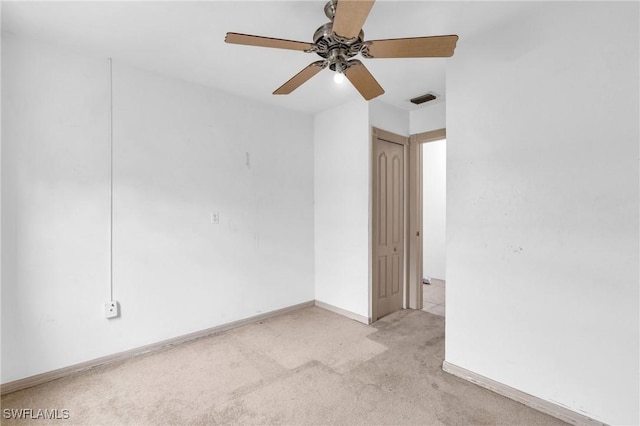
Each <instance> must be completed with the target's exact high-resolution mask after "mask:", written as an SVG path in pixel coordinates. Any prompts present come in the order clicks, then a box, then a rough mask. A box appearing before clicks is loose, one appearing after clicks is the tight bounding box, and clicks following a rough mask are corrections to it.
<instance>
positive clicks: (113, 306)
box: [104, 300, 120, 319]
mask: <svg viewBox="0 0 640 426" xmlns="http://www.w3.org/2000/svg"><path fill="white" fill-rule="evenodd" d="M119 316H120V304H119V303H118V302H116V301H115V300H112V301H111V302H107V303H105V304H104V317H105V318H107V319H111V318H117V317H119Z"/></svg>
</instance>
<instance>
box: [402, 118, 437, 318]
mask: <svg viewBox="0 0 640 426" xmlns="http://www.w3.org/2000/svg"><path fill="white" fill-rule="evenodd" d="M446 138H447V129H446V128H443V129H437V130H432V131H429V132H423V133H418V134H415V135H411V136H410V137H409V147H408V149H407V150H406V151H408V162H407V166H408V167H406V168H405V172H406V173H408V177H407V179H408V181H409V182H408V187H405V190H406V194H407V198H408V199H407V203H408V208H407V210H406V211H405V223H406V224H407V225H406V228H407V234H406V241H405V243H406V245H407V247H406V251H405V259H406V260H405V262H406V268H407V270H406V276H407V280H406V281H407V298H406V304H407V307H408V308H409V309H422V308H423V301H422V278H423V277H422V275H423V270H422V262H423V260H422V256H423V253H422V244H423V240H422V233H423V229H422V214H423V213H422V203H423V200H422V149H421V146H422V144H425V143H428V142H435V141H440V140H443V139H446Z"/></svg>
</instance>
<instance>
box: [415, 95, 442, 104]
mask: <svg viewBox="0 0 640 426" xmlns="http://www.w3.org/2000/svg"><path fill="white" fill-rule="evenodd" d="M435 98H436V96H435V95H433V94H431V93H427V94H426V95H422V96H418V97H417V98H413V99H411V102H412V103H414V104H416V105H420V104H423V103H425V102H429V101H432V100H434V99H435Z"/></svg>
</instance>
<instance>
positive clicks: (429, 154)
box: [421, 139, 447, 280]
mask: <svg viewBox="0 0 640 426" xmlns="http://www.w3.org/2000/svg"><path fill="white" fill-rule="evenodd" d="M421 148H422V244H423V247H422V275H423V276H424V277H429V278H439V279H441V280H444V279H446V251H447V232H446V230H447V227H446V226H447V167H446V166H447V145H446V141H445V140H444V139H443V140H439V141H434V142H429V143H424V144H422V146H421Z"/></svg>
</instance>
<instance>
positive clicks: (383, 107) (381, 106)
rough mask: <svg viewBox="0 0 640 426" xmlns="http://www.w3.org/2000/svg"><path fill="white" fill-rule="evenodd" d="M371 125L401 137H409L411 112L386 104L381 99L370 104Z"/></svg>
mask: <svg viewBox="0 0 640 426" xmlns="http://www.w3.org/2000/svg"><path fill="white" fill-rule="evenodd" d="M369 125H370V126H371V127H377V128H378V129H382V130H386V131H388V132H392V133H395V134H397V135H400V136H409V135H410V133H409V111H405V110H403V109H400V108H396V107H394V106H393V105H389V104H387V103H384V102H383V101H381V100H380V99H379V98H377V99H373V100H371V101H370V102H369Z"/></svg>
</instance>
